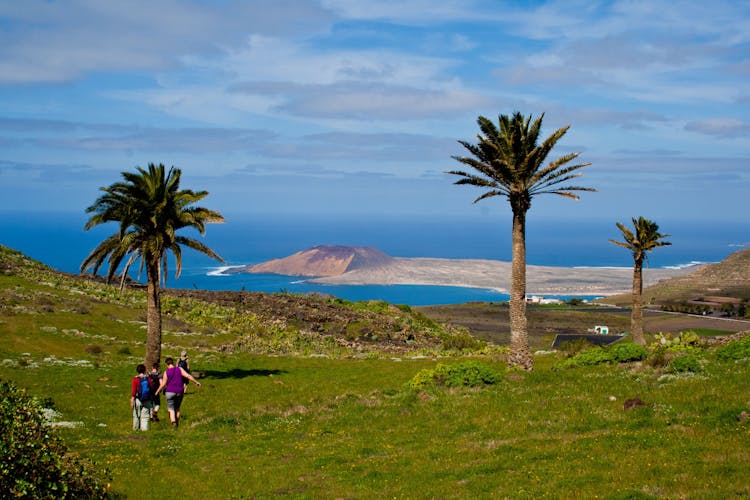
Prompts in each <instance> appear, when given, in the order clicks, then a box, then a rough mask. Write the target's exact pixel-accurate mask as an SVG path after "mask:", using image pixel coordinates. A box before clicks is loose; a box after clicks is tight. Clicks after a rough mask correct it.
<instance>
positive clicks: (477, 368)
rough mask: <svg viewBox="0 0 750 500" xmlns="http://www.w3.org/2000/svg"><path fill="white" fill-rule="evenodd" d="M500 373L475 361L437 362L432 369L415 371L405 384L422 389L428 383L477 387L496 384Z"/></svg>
mask: <svg viewBox="0 0 750 500" xmlns="http://www.w3.org/2000/svg"><path fill="white" fill-rule="evenodd" d="M499 379H500V374H499V373H498V372H497V371H496V370H494V369H493V368H490V367H489V366H487V365H485V364H482V363H479V362H477V361H464V362H463V363H458V364H455V365H444V364H439V365H437V366H436V367H435V368H434V369H424V370H421V371H420V372H419V373H417V374H416V375H415V376H414V377H413V378H412V379H411V380H410V381H409V382H408V383H407V385H408V386H409V387H410V388H412V389H423V388H425V387H427V386H429V385H439V386H445V387H478V386H481V385H492V384H496V383H497V381H498V380H499Z"/></svg>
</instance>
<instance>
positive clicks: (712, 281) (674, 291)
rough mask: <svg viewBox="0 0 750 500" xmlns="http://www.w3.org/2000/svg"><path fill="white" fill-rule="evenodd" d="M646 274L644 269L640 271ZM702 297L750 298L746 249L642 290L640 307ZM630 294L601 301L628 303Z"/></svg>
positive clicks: (749, 263)
mask: <svg viewBox="0 0 750 500" xmlns="http://www.w3.org/2000/svg"><path fill="white" fill-rule="evenodd" d="M644 273H648V269H645V270H644ZM705 296H713V297H733V298H738V299H749V298H750V248H745V249H743V250H739V251H737V252H735V253H733V254H731V255H729V256H728V257H727V258H726V259H724V260H723V261H721V262H718V263H716V264H706V265H704V266H701V267H699V268H698V269H696V270H695V271H693V272H692V273H689V274H687V275H684V276H677V277H674V278H670V279H668V280H664V281H661V282H659V283H656V284H655V285H652V286H649V287H647V288H645V289H644V290H643V302H644V304H663V303H666V302H679V301H685V300H691V299H696V298H700V297H705ZM630 300H631V297H630V294H625V295H617V296H613V297H609V298H607V299H604V300H603V301H604V302H608V303H615V304H629V303H630Z"/></svg>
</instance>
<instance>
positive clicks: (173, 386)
mask: <svg viewBox="0 0 750 500" xmlns="http://www.w3.org/2000/svg"><path fill="white" fill-rule="evenodd" d="M165 373H166V374H167V385H166V387H164V392H184V388H183V385H182V373H181V372H180V367H179V366H173V367H172V368H167V371H166V372H165Z"/></svg>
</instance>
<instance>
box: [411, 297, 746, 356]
mask: <svg viewBox="0 0 750 500" xmlns="http://www.w3.org/2000/svg"><path fill="white" fill-rule="evenodd" d="M415 309H417V310H419V311H421V312H422V313H424V314H426V315H427V316H429V317H431V318H433V319H435V320H438V321H441V322H448V323H451V324H456V325H461V326H464V327H466V328H468V329H469V330H470V331H471V332H472V334H474V335H476V336H477V337H479V338H482V339H485V340H488V341H491V342H495V343H498V344H501V345H507V344H508V343H509V342H510V321H509V318H508V307H507V305H505V304H487V303H471V304H456V305H445V306H429V307H417V308H415ZM527 315H528V330H529V343H530V345H531V347H532V348H534V349H547V348H549V347H550V346H551V344H552V340H553V339H554V337H555V335H556V334H558V333H560V334H566V333H586V330H587V329H591V328H593V327H594V326H595V325H607V326H609V328H610V333H620V332H627V331H629V330H630V310H629V309H623V308H616V307H612V308H610V307H580V308H550V307H545V306H536V305H529V307H528V308H527ZM644 330H645V331H646V332H647V333H651V334H656V333H673V334H674V333H679V332H681V331H686V330H703V331H707V332H708V331H710V332H713V334H714V335H720V334H728V333H733V332H739V331H745V330H750V321H738V320H731V319H721V318H713V317H705V316H690V315H686V314H674V313H665V312H661V311H649V310H646V311H645V312H644Z"/></svg>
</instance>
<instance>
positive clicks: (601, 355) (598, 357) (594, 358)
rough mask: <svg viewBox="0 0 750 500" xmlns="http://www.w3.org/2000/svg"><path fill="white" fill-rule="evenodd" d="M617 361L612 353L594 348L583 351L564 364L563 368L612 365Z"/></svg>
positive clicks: (601, 348)
mask: <svg viewBox="0 0 750 500" xmlns="http://www.w3.org/2000/svg"><path fill="white" fill-rule="evenodd" d="M614 360H615V358H614V356H613V355H612V351H611V350H609V349H604V348H603V347H599V346H596V347H592V348H591V349H586V350H585V351H581V352H579V353H578V354H576V355H575V356H573V357H570V358H568V359H566V360H565V361H563V362H562V364H561V366H562V367H563V368H572V367H574V366H593V365H600V364H602V363H612V362H613V361H614Z"/></svg>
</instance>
